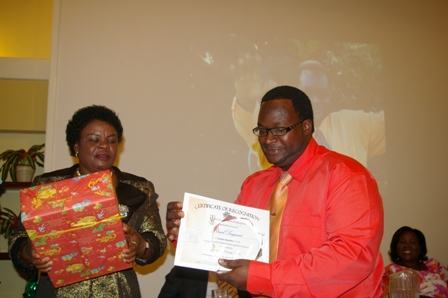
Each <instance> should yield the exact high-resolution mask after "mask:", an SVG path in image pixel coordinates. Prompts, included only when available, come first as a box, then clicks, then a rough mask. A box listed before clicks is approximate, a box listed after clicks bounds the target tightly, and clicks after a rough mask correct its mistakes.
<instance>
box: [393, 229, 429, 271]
mask: <svg viewBox="0 0 448 298" xmlns="http://www.w3.org/2000/svg"><path fill="white" fill-rule="evenodd" d="M406 232H411V233H414V234H415V235H416V236H417V238H418V243H419V245H420V254H419V255H418V260H419V261H426V260H428V257H427V256H426V254H427V253H428V250H427V248H426V239H425V235H423V233H422V232H421V231H420V230H417V229H413V228H411V227H408V226H403V227H401V228H399V229H398V230H397V231H396V232H395V233H394V235H393V236H392V241H391V242H390V250H389V256H390V258H391V260H392V262H394V263H396V262H397V261H398V260H399V259H400V258H399V257H398V250H397V244H398V241H399V240H400V237H401V235H403V234H404V233H406Z"/></svg>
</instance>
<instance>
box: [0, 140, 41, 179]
mask: <svg viewBox="0 0 448 298" xmlns="http://www.w3.org/2000/svg"><path fill="white" fill-rule="evenodd" d="M44 148H45V143H44V144H42V145H33V146H31V147H30V149H28V151H25V150H24V149H20V150H11V149H10V150H6V151H4V152H2V153H0V160H3V161H4V164H3V165H2V166H1V167H0V172H1V174H2V175H1V180H3V181H5V180H6V178H7V177H8V173H9V176H10V177H11V179H12V181H14V182H17V181H19V182H24V181H27V180H28V181H31V180H32V178H33V175H34V171H35V170H36V164H37V165H38V166H40V167H43V166H44V164H43V163H44V160H45V152H44ZM17 167H24V168H25V169H26V168H28V169H30V170H31V171H32V174H31V177H30V178H29V179H25V180H23V179H20V177H19V179H17V178H18V177H17V173H18V169H17ZM20 171H21V170H20V169H19V172H20Z"/></svg>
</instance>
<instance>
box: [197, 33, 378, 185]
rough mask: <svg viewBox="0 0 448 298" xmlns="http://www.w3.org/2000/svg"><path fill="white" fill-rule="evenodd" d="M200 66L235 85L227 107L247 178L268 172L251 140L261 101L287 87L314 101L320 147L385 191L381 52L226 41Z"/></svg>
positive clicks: (359, 46)
mask: <svg viewBox="0 0 448 298" xmlns="http://www.w3.org/2000/svg"><path fill="white" fill-rule="evenodd" d="M214 48H215V50H214ZM218 48H219V51H218V50H217V49H218ZM201 58H202V59H203V61H204V62H206V63H207V64H209V65H210V66H214V67H216V66H218V67H220V69H221V70H222V71H224V72H228V74H229V76H228V77H229V78H231V80H233V86H234V92H235V93H234V97H233V98H232V99H229V105H230V107H231V114H232V119H233V124H234V129H235V131H236V132H237V133H238V134H239V135H240V137H241V138H242V139H243V140H244V142H245V143H246V145H247V152H246V154H247V167H248V172H250V173H252V172H255V171H258V170H261V169H264V168H267V167H269V166H270V164H269V163H268V161H267V160H266V158H265V157H264V155H263V153H262V150H261V148H260V146H259V144H258V140H257V137H256V136H255V135H254V134H253V133H252V129H253V128H254V127H255V126H256V125H257V117H258V111H259V105H260V100H261V98H262V96H263V95H264V94H265V93H266V91H268V90H269V89H271V88H273V87H275V86H279V85H292V86H296V87H298V88H300V89H301V90H303V91H304V92H305V93H306V94H307V95H308V96H309V97H310V99H311V101H312V104H313V110H314V124H315V134H314V138H315V139H316V140H317V142H318V143H319V144H321V145H324V146H326V147H327V148H329V149H332V150H334V151H337V152H340V153H342V154H345V155H348V156H350V157H353V158H354V159H356V160H358V161H359V162H360V163H362V164H363V165H365V166H367V168H369V169H370V170H371V172H372V173H373V174H374V176H375V177H376V179H377V180H378V182H379V184H380V187H381V188H383V189H384V186H385V184H386V177H385V166H384V153H385V152H386V139H385V119H384V96H383V93H382V90H383V87H382V80H381V69H382V61H381V52H380V47H379V46H378V45H375V44H366V43H349V42H331V43H328V42H321V41H317V40H299V39H296V38H284V39H279V38H272V39H271V40H267V39H264V38H260V39H259V40H258V41H252V40H251V39H250V38H247V37H241V36H238V35H235V34H230V35H229V36H228V37H227V38H221V39H220V40H216V41H215V42H214V44H213V45H211V46H210V48H209V50H208V51H204V52H203V53H202V54H201ZM381 184H382V185H381Z"/></svg>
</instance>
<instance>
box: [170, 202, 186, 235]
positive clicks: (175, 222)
mask: <svg viewBox="0 0 448 298" xmlns="http://www.w3.org/2000/svg"><path fill="white" fill-rule="evenodd" d="M182 206H183V204H182V202H169V203H168V205H167V206H166V228H167V229H168V233H167V235H166V236H167V237H168V239H169V240H170V241H175V240H177V236H178V235H179V227H180V219H181V218H183V217H184V212H183V211H182Z"/></svg>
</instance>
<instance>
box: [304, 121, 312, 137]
mask: <svg viewBox="0 0 448 298" xmlns="http://www.w3.org/2000/svg"><path fill="white" fill-rule="evenodd" d="M302 129H303V134H304V135H306V136H312V135H313V121H312V120H311V119H306V120H303V122H302Z"/></svg>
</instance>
